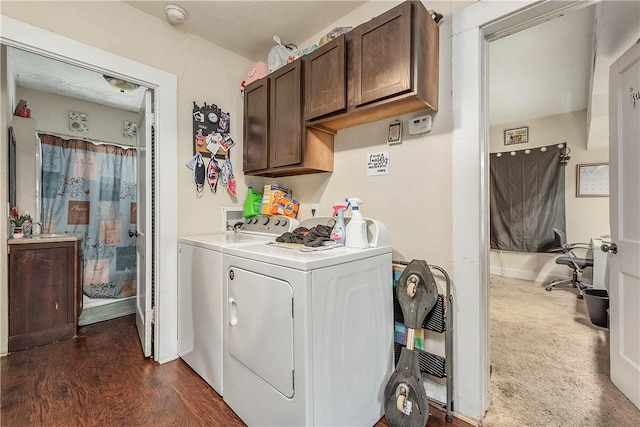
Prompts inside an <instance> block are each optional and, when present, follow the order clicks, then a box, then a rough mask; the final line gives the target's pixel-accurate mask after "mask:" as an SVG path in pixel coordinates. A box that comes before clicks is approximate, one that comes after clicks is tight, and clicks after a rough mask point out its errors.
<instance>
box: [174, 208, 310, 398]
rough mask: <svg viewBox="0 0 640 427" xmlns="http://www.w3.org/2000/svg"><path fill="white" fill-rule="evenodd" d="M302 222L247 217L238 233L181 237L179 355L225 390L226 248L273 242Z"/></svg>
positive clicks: (269, 217) (219, 392)
mask: <svg viewBox="0 0 640 427" xmlns="http://www.w3.org/2000/svg"><path fill="white" fill-rule="evenodd" d="M297 225H298V221H296V220H295V219H290V218H287V217H280V216H258V217H254V218H251V219H250V220H246V221H245V223H244V224H243V225H242V227H240V228H239V229H238V230H237V232H236V233H234V232H230V233H223V234H212V235H203V236H188V237H180V238H178V355H179V356H180V357H181V358H182V359H183V360H184V361H185V362H186V363H187V364H188V365H189V366H191V368H192V369H193V370H194V371H195V372H196V373H198V375H200V376H201V377H202V378H203V379H204V380H205V381H206V382H207V383H208V384H209V385H210V386H211V387H212V388H213V389H214V390H215V391H216V392H217V393H218V394H220V395H222V394H223V371H222V350H223V349H222V347H223V333H222V325H223V317H222V316H223V270H222V253H223V252H224V250H225V248H228V247H231V246H241V245H247V244H252V243H256V242H264V241H273V240H274V239H275V237H276V236H279V235H280V234H282V233H284V232H286V231H291V230H293V229H294V228H295V227H296V226H297Z"/></svg>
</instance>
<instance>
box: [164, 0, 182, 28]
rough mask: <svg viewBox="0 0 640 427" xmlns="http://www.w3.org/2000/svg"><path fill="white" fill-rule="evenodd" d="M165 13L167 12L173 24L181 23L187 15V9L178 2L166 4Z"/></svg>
mask: <svg viewBox="0 0 640 427" xmlns="http://www.w3.org/2000/svg"><path fill="white" fill-rule="evenodd" d="M164 13H166V14H167V19H168V20H169V23H170V24H171V25H180V24H182V23H183V22H184V20H185V19H186V17H187V11H186V10H184V8H182V7H180V6H178V5H177V4H167V5H165V7H164Z"/></svg>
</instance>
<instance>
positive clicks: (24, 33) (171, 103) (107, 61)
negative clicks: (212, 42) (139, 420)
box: [0, 16, 177, 363]
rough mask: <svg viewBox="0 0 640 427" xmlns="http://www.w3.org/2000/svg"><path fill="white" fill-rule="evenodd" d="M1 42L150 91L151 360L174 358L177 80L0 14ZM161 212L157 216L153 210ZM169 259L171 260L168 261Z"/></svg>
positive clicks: (2, 347) (1, 291) (1, 292)
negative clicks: (153, 315)
mask: <svg viewBox="0 0 640 427" xmlns="http://www.w3.org/2000/svg"><path fill="white" fill-rule="evenodd" d="M0 42H2V44H4V45H7V46H11V47H16V48H20V49H22V50H25V51H28V52H33V53H38V54H41V55H43V56H46V57H49V58H51V59H55V60H61V61H64V62H67V63H69V64H73V65H77V66H80V67H83V68H87V69H89V70H93V71H96V72H99V73H101V74H109V75H114V76H116V77H120V78H124V79H126V80H128V81H132V82H135V83H137V84H141V85H144V86H146V87H149V88H150V89H153V90H154V92H155V95H156V102H155V115H156V117H162V120H156V128H155V133H156V135H155V136H156V142H157V144H156V150H155V151H156V152H155V156H156V159H155V160H156V166H157V168H158V169H161V170H162V171H163V173H162V174H159V175H158V176H157V177H155V193H156V194H155V196H156V197H155V201H154V207H155V212H156V217H155V218H153V220H154V221H156V229H158V230H161V232H159V233H156V234H155V235H154V236H152V238H151V240H152V246H153V247H154V250H155V254H156V256H155V258H154V265H153V271H154V275H153V283H154V289H155V307H156V310H157V311H159V312H160V311H161V312H162V313H163V316H156V321H155V325H154V326H155V327H154V335H155V340H154V351H153V354H154V356H153V358H154V360H156V361H158V362H160V363H164V362H167V361H170V360H173V359H175V358H176V357H177V352H176V347H177V343H176V338H175V337H176V327H175V323H176V318H177V317H176V311H177V307H176V295H177V283H176V277H177V266H176V263H175V259H176V251H177V249H176V248H177V209H176V206H175V200H176V198H177V197H176V196H177V189H176V185H175V182H176V178H177V165H176V162H175V155H174V151H175V141H176V139H177V117H176V108H175V106H176V103H177V99H176V98H177V95H176V93H177V78H176V76H175V75H171V74H169V73H166V72H164V71H162V70H159V69H156V68H153V67H150V66H147V65H144V64H141V63H138V62H136V61H133V60H130V59H128V58H124V57H121V56H119V55H116V54H113V53H111V52H107V51H104V50H101V49H98V48H94V47H93V46H90V45H87V44H84V43H81V42H77V41H75V40H72V39H69V38H67V37H64V36H60V35H58V34H55V33H51V32H49V31H46V30H43V29H41V28H38V27H34V26H31V25H28V24H25V23H23V22H20V21H17V20H14V19H11V18H8V17H5V16H2V35H1V38H0ZM1 161H2V162H6V153H2V159H1ZM1 193H2V194H1V197H0V199H1V200H0V202H1V203H0V204H2V205H6V201H7V194H6V191H2V192H1ZM160 210H162V213H163V214H162V216H160V215H157V212H159V211H160ZM6 233H7V231H6V230H4V229H2V230H1V231H0V237H1V238H6ZM171 260H173V261H171ZM2 271H5V272H6V257H5V258H4V261H2ZM0 281H1V284H2V286H1V287H0V298H1V304H0V315H1V316H2V318H4V319H6V318H8V317H7V315H8V309H7V298H6V295H7V277H6V273H5V274H1V275H0ZM7 336H8V328H7V325H6V322H3V324H2V329H1V330H0V353H1V354H4V353H6V349H7V346H6V343H7Z"/></svg>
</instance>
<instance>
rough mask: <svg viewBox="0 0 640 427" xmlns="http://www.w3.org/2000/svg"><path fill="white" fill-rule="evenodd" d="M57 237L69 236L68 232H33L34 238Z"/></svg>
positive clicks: (32, 236)
mask: <svg viewBox="0 0 640 427" xmlns="http://www.w3.org/2000/svg"><path fill="white" fill-rule="evenodd" d="M56 237H69V234H67V233H51V234H49V233H44V234H32V235H31V238H32V239H55V238H56Z"/></svg>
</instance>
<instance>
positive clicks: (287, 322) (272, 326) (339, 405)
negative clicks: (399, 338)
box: [222, 218, 393, 426]
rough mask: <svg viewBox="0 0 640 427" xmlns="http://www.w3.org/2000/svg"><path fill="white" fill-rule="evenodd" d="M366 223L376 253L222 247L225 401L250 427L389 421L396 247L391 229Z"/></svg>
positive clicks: (377, 223) (339, 424)
mask: <svg viewBox="0 0 640 427" xmlns="http://www.w3.org/2000/svg"><path fill="white" fill-rule="evenodd" d="M314 221H318V222H319V223H323V222H322V221H323V219H322V218H320V219H317V220H314ZM368 223H369V232H370V233H369V234H370V242H373V245H372V246H374V247H370V248H368V249H350V248H344V247H339V248H332V249H328V250H321V251H310V252H302V251H299V250H297V249H290V248H283V247H279V246H276V245H273V244H265V243H261V244H253V245H249V246H236V247H229V248H228V249H227V250H225V251H224V253H223V257H222V259H223V262H222V264H223V270H224V272H225V276H226V277H225V294H224V299H225V301H226V305H225V314H224V316H225V325H224V356H223V369H224V378H225V380H224V401H225V402H226V403H227V404H228V405H229V406H230V407H231V409H233V411H234V412H235V413H236V414H237V415H238V416H239V417H240V418H241V419H242V420H243V421H244V422H245V423H246V424H247V425H249V426H258V425H260V426H312V425H316V426H351V425H353V426H371V425H374V424H375V423H376V422H377V421H378V420H379V419H380V418H381V417H382V415H383V401H384V395H383V392H384V388H385V385H386V383H387V380H388V379H389V376H390V375H391V373H392V371H393V287H392V285H391V274H392V273H391V246H390V245H389V241H388V238H387V237H386V229H385V228H384V225H383V224H381V223H379V222H376V221H371V220H368ZM300 225H301V226H307V227H308V226H309V225H310V223H309V221H304V222H302V223H301V224H300Z"/></svg>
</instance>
